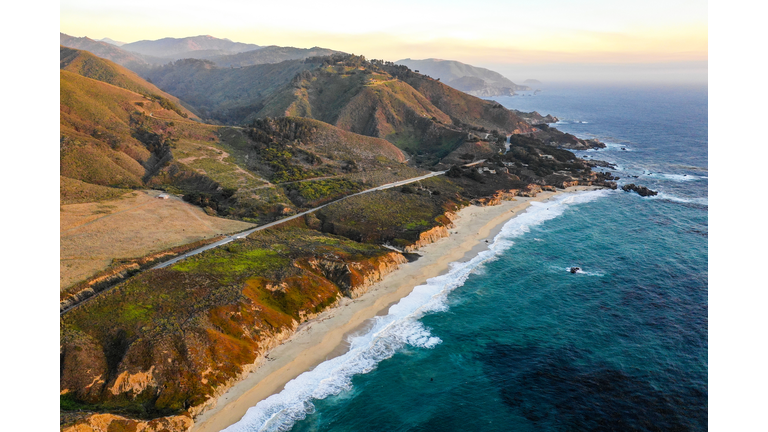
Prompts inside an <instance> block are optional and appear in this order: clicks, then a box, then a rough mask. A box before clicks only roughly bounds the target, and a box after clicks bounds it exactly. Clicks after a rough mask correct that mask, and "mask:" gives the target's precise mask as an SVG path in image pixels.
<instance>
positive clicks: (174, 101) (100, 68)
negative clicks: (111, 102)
mask: <svg viewBox="0 0 768 432" xmlns="http://www.w3.org/2000/svg"><path fill="white" fill-rule="evenodd" d="M59 68H60V69H62V70H66V71H69V72H74V73H76V74H78V75H82V76H84V77H87V78H92V79H95V80H98V81H102V82H105V83H108V84H112V85H114V86H117V87H120V88H124V89H126V90H130V91H132V92H136V93H139V94H141V95H143V96H145V97H147V98H150V99H153V100H156V101H157V102H159V103H160V104H161V105H162V106H163V107H164V108H165V109H169V110H171V111H174V112H175V113H177V114H178V115H180V116H181V117H183V118H192V119H196V120H199V118H198V117H197V116H196V115H195V114H193V113H192V112H190V111H189V110H188V109H186V108H185V107H183V106H181V101H179V99H178V98H177V97H175V96H171V95H169V94H167V93H165V92H163V91H162V90H160V89H159V88H157V87H156V86H155V85H154V84H150V83H148V82H147V81H146V80H144V79H143V78H141V77H139V76H138V75H137V74H136V73H134V72H132V71H130V70H128V69H126V68H124V67H122V66H119V65H117V64H115V63H113V62H111V61H109V60H106V59H103V58H100V57H97V56H95V55H93V54H92V53H90V52H88V51H82V50H77V49H72V48H67V47H63V46H62V47H60V48H59Z"/></svg>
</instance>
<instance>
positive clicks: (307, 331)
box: [191, 186, 601, 432]
mask: <svg viewBox="0 0 768 432" xmlns="http://www.w3.org/2000/svg"><path fill="white" fill-rule="evenodd" d="M596 189H601V187H597V186H573V187H570V188H567V189H564V190H559V191H557V192H540V193H539V194H538V195H537V196H536V197H533V198H529V197H515V200H514V201H503V202H502V203H501V204H499V205H496V206H486V207H478V206H474V205H470V206H468V207H465V208H463V209H461V210H459V212H458V213H457V214H456V215H457V218H456V219H455V220H454V228H451V229H450V230H449V232H450V236H449V237H445V238H442V239H440V240H438V241H436V242H434V243H431V244H429V245H426V246H424V247H422V248H420V249H419V250H418V253H419V254H421V255H422V256H421V257H420V258H419V259H418V260H416V261H414V262H409V263H406V264H402V265H400V267H399V268H398V269H397V270H396V271H394V272H392V273H390V274H388V275H386V276H385V277H384V279H383V280H382V281H380V282H378V283H376V284H374V285H372V286H371V287H370V288H369V289H368V291H367V292H366V293H365V294H363V295H362V296H360V297H358V298H356V299H349V298H346V297H345V298H343V299H342V300H341V301H340V303H339V305H338V306H337V307H334V308H332V309H329V310H326V311H323V312H322V313H320V314H319V315H318V316H317V317H316V318H314V319H311V320H309V321H306V322H305V323H303V324H301V325H300V326H299V327H298V329H297V330H296V332H295V333H294V334H293V335H292V336H291V337H290V338H288V339H287V340H286V341H285V342H283V343H282V344H280V345H278V346H277V347H275V348H274V349H272V350H271V351H269V352H268V353H267V354H266V355H265V357H264V359H262V361H261V364H260V365H259V366H257V367H256V368H255V369H254V370H253V371H252V372H251V373H250V374H248V376H246V377H245V378H244V379H243V380H241V381H239V382H238V383H236V384H235V385H233V386H232V387H231V388H230V389H229V390H227V391H226V392H225V393H223V394H222V395H221V396H219V397H217V398H216V405H215V406H214V407H212V408H210V409H208V410H207V411H205V412H203V413H202V414H200V415H199V416H197V418H196V419H195V422H194V425H193V427H192V429H191V431H192V432H218V431H220V430H222V429H224V428H226V427H229V426H230V425H232V424H234V423H237V422H238V421H240V419H241V418H242V417H243V416H244V415H245V413H246V411H247V410H248V408H251V407H253V406H255V405H256V404H257V403H258V402H259V401H261V400H263V399H266V398H268V397H269V396H271V395H273V394H276V393H279V392H280V391H282V389H283V387H284V386H285V384H286V383H287V382H288V381H290V380H292V379H294V378H296V377H297V376H299V375H300V374H302V373H303V372H305V371H307V370H311V369H313V368H314V367H316V366H317V365H318V364H320V363H322V362H324V361H326V360H328V359H331V358H333V357H336V356H338V355H341V354H343V353H345V352H346V351H347V349H348V346H349V345H348V343H347V342H346V340H347V337H348V335H350V334H354V333H357V332H360V331H361V330H363V329H364V328H365V327H366V326H367V325H369V324H368V320H369V319H371V318H373V317H375V316H377V315H383V314H386V313H387V311H388V310H389V308H390V306H392V305H393V304H395V303H397V302H398V301H400V299H402V298H403V297H405V296H407V295H408V294H410V293H411V291H412V290H413V288H414V287H416V286H418V285H422V284H424V283H425V282H426V281H427V279H430V278H433V277H436V276H439V275H442V274H445V273H446V272H448V271H449V269H450V263H452V262H456V261H466V260H467V259H471V258H472V257H474V256H476V255H477V254H478V253H480V252H481V251H482V250H484V249H485V248H486V247H487V243H485V242H484V241H483V240H487V241H490V240H492V239H493V238H494V237H495V236H496V235H497V234H498V233H499V232H500V231H501V228H502V227H503V226H504V224H506V223H507V222H508V221H509V220H510V219H512V218H514V217H515V216H517V215H518V214H520V213H522V212H523V211H524V210H525V209H527V208H528V207H529V206H530V205H531V202H534V201H536V202H542V201H546V200H548V199H550V198H552V197H554V196H557V195H559V194H562V193H566V192H577V191H587V190H596Z"/></svg>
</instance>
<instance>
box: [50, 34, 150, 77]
mask: <svg viewBox="0 0 768 432" xmlns="http://www.w3.org/2000/svg"><path fill="white" fill-rule="evenodd" d="M59 44H60V45H62V46H65V47H68V48H75V49H79V50H85V51H89V52H91V53H92V54H95V55H97V56H99V57H101V58H104V59H107V60H111V61H113V62H115V63H117V64H119V65H122V66H125V67H128V68H135V67H140V66H146V65H149V64H150V61H148V60H147V59H146V58H145V57H144V56H141V55H139V54H136V53H132V52H128V51H126V50H124V49H122V48H120V47H117V46H115V45H112V44H110V43H107V42H102V41H95V40H93V39H91V38H88V37H81V38H78V37H73V36H69V35H66V34H64V33H59Z"/></svg>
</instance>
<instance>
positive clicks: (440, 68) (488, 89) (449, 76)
mask: <svg viewBox="0 0 768 432" xmlns="http://www.w3.org/2000/svg"><path fill="white" fill-rule="evenodd" d="M395 63H396V64H401V65H405V66H408V67H409V68H411V69H413V70H417V71H419V73H422V74H424V75H428V76H430V77H432V78H439V79H440V80H441V81H442V82H444V83H445V84H447V85H449V86H451V87H453V88H455V89H456V90H461V91H463V92H464V93H467V94H471V95H472V96H478V97H490V96H511V95H514V94H515V91H527V90H531V88H530V87H528V86H524V85H518V84H515V83H513V82H512V81H510V80H509V79H507V78H506V77H504V76H503V75H501V74H500V73H498V72H494V71H492V70H490V69H485V68H481V67H477V66H472V65H468V64H466V63H461V62H458V61H455V60H441V59H434V58H430V59H425V60H413V59H409V58H407V59H403V60H398V61H396V62H395Z"/></svg>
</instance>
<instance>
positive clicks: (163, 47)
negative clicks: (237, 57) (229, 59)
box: [122, 35, 261, 60]
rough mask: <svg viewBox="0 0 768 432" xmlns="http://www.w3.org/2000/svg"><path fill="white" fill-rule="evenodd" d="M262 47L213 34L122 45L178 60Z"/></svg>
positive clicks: (143, 53) (152, 54) (138, 51)
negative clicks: (216, 36)
mask: <svg viewBox="0 0 768 432" xmlns="http://www.w3.org/2000/svg"><path fill="white" fill-rule="evenodd" d="M259 48H261V47H260V46H259V45H254V44H247V43H242V42H232V41H231V40H229V39H219V38H215V37H213V36H207V35H206V36H191V37H185V38H170V37H168V38H163V39H158V40H141V41H138V42H131V43H128V44H125V45H123V46H122V49H124V50H127V51H132V52H135V53H138V54H142V55H147V56H153V57H161V58H165V59H171V60H178V59H181V58H190V57H192V58H203V59H204V58H208V57H213V56H218V55H227V54H237V53H241V52H244V51H252V50H257V49H259Z"/></svg>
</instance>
